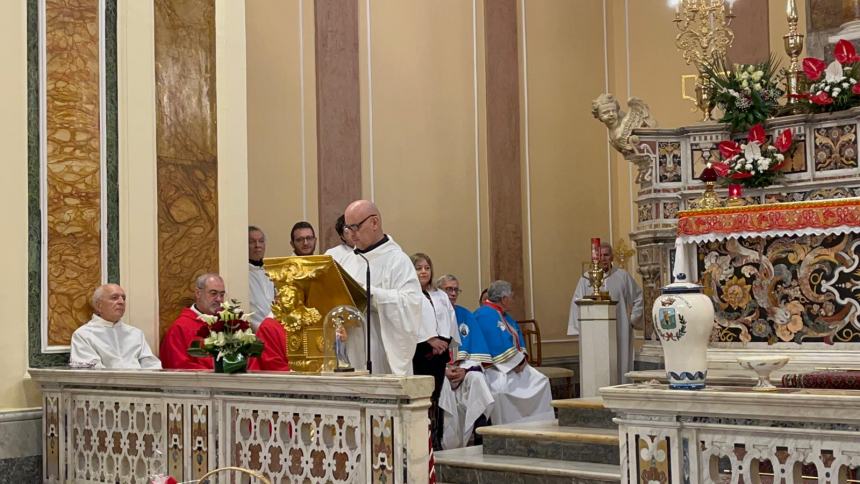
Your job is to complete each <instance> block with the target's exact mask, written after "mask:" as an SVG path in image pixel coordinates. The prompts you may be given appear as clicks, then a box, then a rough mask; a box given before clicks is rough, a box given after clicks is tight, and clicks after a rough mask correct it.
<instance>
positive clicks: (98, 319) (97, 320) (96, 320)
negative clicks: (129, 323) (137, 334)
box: [91, 313, 121, 328]
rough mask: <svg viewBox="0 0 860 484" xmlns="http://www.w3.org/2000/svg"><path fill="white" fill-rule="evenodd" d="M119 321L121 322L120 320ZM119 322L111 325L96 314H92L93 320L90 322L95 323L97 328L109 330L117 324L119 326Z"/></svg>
mask: <svg viewBox="0 0 860 484" xmlns="http://www.w3.org/2000/svg"><path fill="white" fill-rule="evenodd" d="M120 321H121V320H120ZM120 321H117V322H115V323H112V322H110V321H108V320H107V319H105V318H103V317H101V316H99V315H98V314H95V313H93V319H92V320H91V322H93V323H96V324H98V325H99V326H107V327H109V328H113V327H114V326H116V325H117V324H119V323H120Z"/></svg>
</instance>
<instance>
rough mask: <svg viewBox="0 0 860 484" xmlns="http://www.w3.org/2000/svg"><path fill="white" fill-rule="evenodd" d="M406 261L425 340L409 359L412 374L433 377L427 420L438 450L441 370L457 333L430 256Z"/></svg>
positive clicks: (417, 255) (417, 256) (458, 334)
mask: <svg viewBox="0 0 860 484" xmlns="http://www.w3.org/2000/svg"><path fill="white" fill-rule="evenodd" d="M410 258H411V259H412V265H414V266H415V274H416V275H417V276H418V282H419V283H421V291H422V292H423V293H424V297H425V300H424V303H425V304H424V314H425V317H424V318H423V320H424V321H423V322H424V325H426V327H423V328H422V334H425V335H428V336H429V338H427V339H426V340H425V341H422V342H420V343H418V345H417V346H416V348H415V355H414V356H413V357H412V373H414V374H415V375H430V376H432V377H433V380H434V383H435V385H434V387H433V395H432V397H431V402H432V405H431V415H430V420H431V426H432V429H433V443H434V445H433V446H434V448H437V449H438V448H440V445H441V438H442V425H441V421H440V420H441V418H440V413H439V411H438V402H439V392H440V391H441V390H442V382H443V380H444V379H445V369H446V368H447V365H448V362H450V361H451V353H450V351H451V350H452V349H454V348H456V346H457V345H459V343H460V333H459V332H458V330H457V317H456V315H455V314H454V306H452V305H451V301H450V300H449V299H448V296H447V295H446V294H445V293H444V292H442V291H440V290H439V289H436V288H435V287H433V261H432V260H431V259H430V256H428V255H427V254H424V253H421V252H418V253H416V254H413V255H412V256H411V257H410ZM454 354H456V350H455V353H454Z"/></svg>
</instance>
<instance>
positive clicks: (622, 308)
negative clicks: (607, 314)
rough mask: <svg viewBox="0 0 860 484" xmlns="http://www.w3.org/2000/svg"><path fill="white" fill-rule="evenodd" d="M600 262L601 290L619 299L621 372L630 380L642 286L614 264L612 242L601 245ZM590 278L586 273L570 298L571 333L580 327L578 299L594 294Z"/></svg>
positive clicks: (619, 377) (620, 379)
mask: <svg viewBox="0 0 860 484" xmlns="http://www.w3.org/2000/svg"><path fill="white" fill-rule="evenodd" d="M600 266H601V268H602V269H603V272H604V273H605V274H606V275H605V276H604V279H603V286H602V287H601V289H602V290H604V291H607V292H609V297H610V299H612V300H613V301H617V302H618V306H616V307H615V318H616V320H615V324H616V332H617V334H618V341H617V345H618V374H617V375H616V377H617V380H616V381H618V382H619V383H628V381H627V380H626V378H625V377H624V375H625V374H627V372H629V371H633V327H634V326H637V327H638V326H639V325H640V324H641V322H642V310H643V303H642V289H640V288H639V284H636V281H635V280H634V279H633V276H631V275H630V274H629V273H628V272H627V271H625V270H624V269H620V268H615V267H612V246H610V245H608V244H601V245H600ZM589 288H590V285H589V283H588V279H587V278H586V277H585V276H584V275H583V276H582V277H581V278H580V279H579V284H577V285H576V291H575V292H574V293H573V300H572V301H571V302H570V318H569V320H568V324H567V334H568V335H571V336H573V335H578V334H579V330H580V323H579V318H578V317H577V314H578V312H577V309H578V306H577V304H576V301H577V300H579V299H582V298H584V297H585V296H587V295H589V294H591V289H589Z"/></svg>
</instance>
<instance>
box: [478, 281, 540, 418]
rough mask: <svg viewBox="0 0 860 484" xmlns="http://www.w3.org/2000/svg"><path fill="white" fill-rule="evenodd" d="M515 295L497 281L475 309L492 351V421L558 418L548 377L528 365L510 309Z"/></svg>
mask: <svg viewBox="0 0 860 484" xmlns="http://www.w3.org/2000/svg"><path fill="white" fill-rule="evenodd" d="M513 298H514V294H513V290H512V289H511V284H510V283H509V282H506V281H495V282H493V283H492V284H490V287H489V289H487V301H485V302H484V304H483V305H482V306H481V307H480V308H478V309H477V310H476V311H475V313H474V316H475V325H476V326H477V327H479V328H480V330H481V332H482V333H483V336H484V340H485V341H486V343H487V348H488V350H489V353H490V360H491V364H490V365H489V366H488V367H487V368H485V371H484V375H486V377H487V383H489V385H490V391H491V392H492V393H493V398H494V399H495V404H494V405H493V411H492V420H493V425H499V424H506V423H513V422H529V421H537V420H552V419H554V418H555V413H554V412H553V410H552V407H551V406H550V402H551V401H552V394H551V392H550V384H549V379H548V378H547V377H546V376H544V375H543V374H541V373H540V372H539V371H537V370H535V369H534V368H532V366H531V365H529V362H528V355H527V354H526V348H525V338H523V333H522V331H521V330H520V327H519V325H518V324H517V322H516V321H515V320H514V319H513V318H512V317H511V316H510V315H508V313H507V311H508V309H509V308H510V306H511V304H512V303H513ZM475 356H476V355H475V354H472V355H471V357H472V359H476V357H475Z"/></svg>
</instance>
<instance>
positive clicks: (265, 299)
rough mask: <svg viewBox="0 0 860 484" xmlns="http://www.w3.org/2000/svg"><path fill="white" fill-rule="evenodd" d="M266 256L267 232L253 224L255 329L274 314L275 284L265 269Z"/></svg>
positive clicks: (251, 254) (250, 257)
mask: <svg viewBox="0 0 860 484" xmlns="http://www.w3.org/2000/svg"><path fill="white" fill-rule="evenodd" d="M265 256H266V234H264V233H263V231H262V230H260V228H259V227H254V226H253V225H251V226H250V227H248V289H249V293H250V298H249V299H250V306H251V327H253V328H254V331H256V330H257V328H259V327H260V324H261V323H262V322H263V320H264V319H266V318H268V317H271V316H272V302H273V301H274V300H275V284H274V283H273V282H272V280H271V279H270V278H269V275H268V274H267V273H266V270H265V269H263V257H265Z"/></svg>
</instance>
